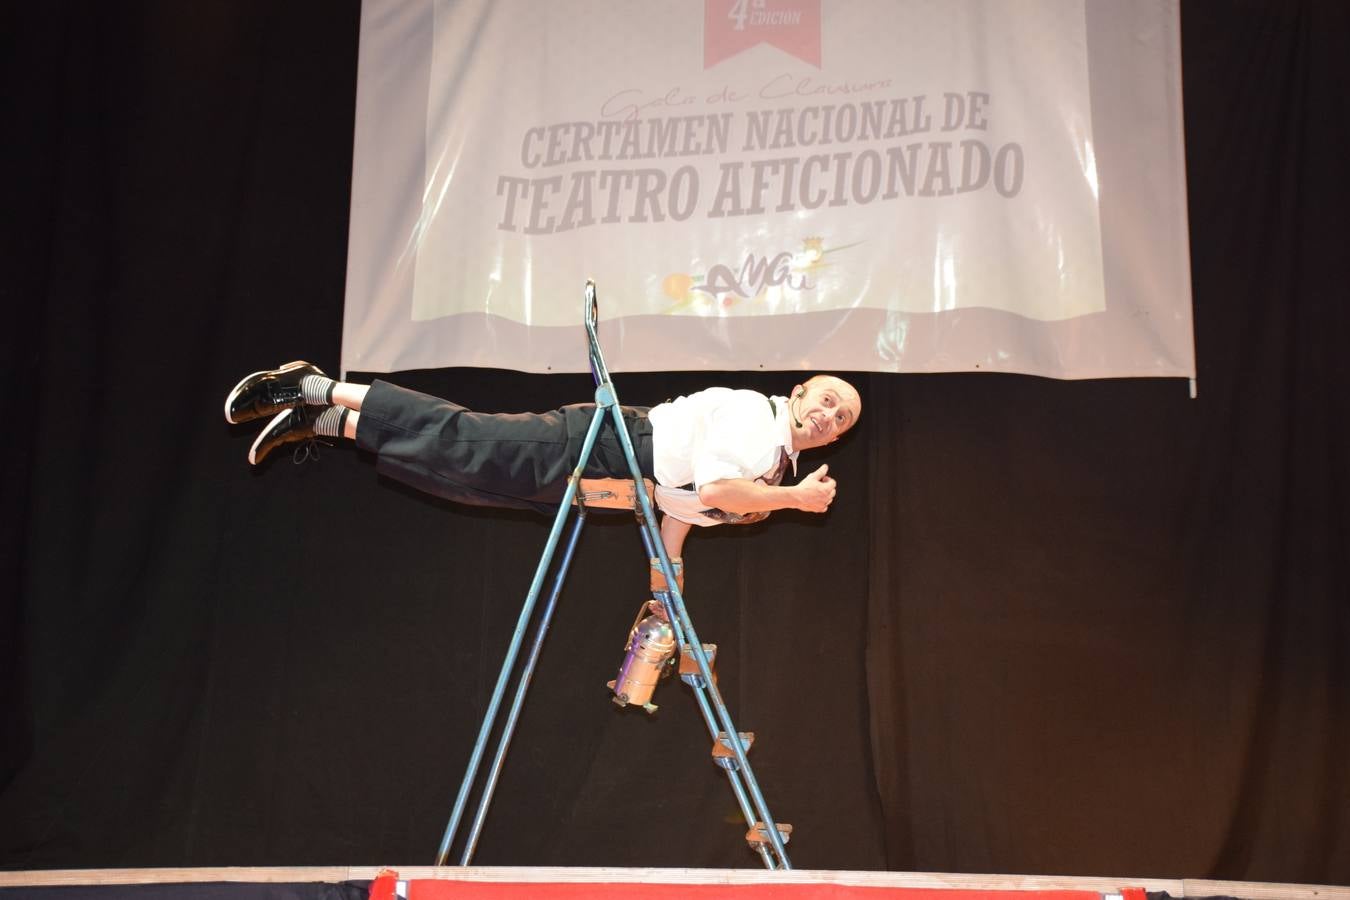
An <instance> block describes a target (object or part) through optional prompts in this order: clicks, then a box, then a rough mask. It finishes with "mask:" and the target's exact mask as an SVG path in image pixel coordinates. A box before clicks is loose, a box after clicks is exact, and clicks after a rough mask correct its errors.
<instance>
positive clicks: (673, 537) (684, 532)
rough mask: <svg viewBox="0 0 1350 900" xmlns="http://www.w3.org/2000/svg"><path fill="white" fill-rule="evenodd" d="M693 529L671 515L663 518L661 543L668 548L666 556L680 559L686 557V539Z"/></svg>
mask: <svg viewBox="0 0 1350 900" xmlns="http://www.w3.org/2000/svg"><path fill="white" fill-rule="evenodd" d="M693 527H694V526H693V525H690V524H689V523H688V522H681V521H680V520H679V519H677V518H675V517H674V516H672V515H669V514H667V515H664V516H662V517H661V543H662V544H664V545H665V547H666V556H669V557H670V558H671V559H679V558H680V557H682V556H683V555H684V553H683V550H684V539H685V538H687V537H689V529H691V528H693Z"/></svg>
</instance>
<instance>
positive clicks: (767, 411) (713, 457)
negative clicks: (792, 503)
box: [647, 388, 797, 525]
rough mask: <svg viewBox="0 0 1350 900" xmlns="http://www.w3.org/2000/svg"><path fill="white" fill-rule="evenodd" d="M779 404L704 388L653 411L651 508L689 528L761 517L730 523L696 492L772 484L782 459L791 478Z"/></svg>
mask: <svg viewBox="0 0 1350 900" xmlns="http://www.w3.org/2000/svg"><path fill="white" fill-rule="evenodd" d="M787 407H788V401H787V398H786V397H774V398H772V400H771V399H770V398H769V397H766V396H765V395H763V394H761V393H759V392H757V391H747V390H732V389H731V388H708V389H707V390H704V391H699V392H698V393H695V394H689V395H688V396H685V397H677V398H675V399H674V400H671V401H668V402H666V403H662V404H660V405H659V406H654V407H652V408H651V410H649V411H648V414H647V415H648V418H649V419H650V421H651V423H652V468H653V469H654V471H655V475H656V482H657V486H656V503H657V506H659V507H660V508H661V509H662V510H663V511H664V512H665V513H666V514H667V515H671V516H674V517H675V518H676V519H679V520H680V521H681V522H688V523H690V524H693V525H719V524H722V523H728V522H737V521H742V520H743V519H745V518H751V519H752V520H753V521H758V520H759V519H762V518H763V515H758V514H756V515H754V516H753V517H742V516H737V515H736V514H734V513H727V512H724V511H723V510H719V509H709V508H708V506H707V504H705V503H703V502H702V501H701V500H699V498H698V488H699V487H701V486H702V485H705V484H711V483H712V482H714V481H721V480H723V479H726V478H748V479H751V480H755V479H761V478H766V477H769V476H772V475H773V474H774V473H775V471H776V470H777V469H778V465H779V461H780V460H781V459H782V458H783V454H784V453H786V454H787V457H788V459H789V460H791V462H792V469H793V472H794V473H795V472H796V470H797V453H796V451H794V450H793V449H792V425H791V422H790V421H789V419H788V408H787Z"/></svg>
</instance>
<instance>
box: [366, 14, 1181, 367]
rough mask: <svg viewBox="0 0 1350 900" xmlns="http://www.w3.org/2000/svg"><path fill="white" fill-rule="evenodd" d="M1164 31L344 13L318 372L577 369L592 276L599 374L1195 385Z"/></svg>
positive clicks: (1016, 24) (1148, 25)
mask: <svg viewBox="0 0 1350 900" xmlns="http://www.w3.org/2000/svg"><path fill="white" fill-rule="evenodd" d="M1122 28H1125V29H1127V31H1125V32H1124V33H1121V31H1120V29H1122ZM1176 28H1177V10H1176V7H1175V0H1171V2H1147V3H1145V2H1136V3H1115V4H1111V3H1102V2H1085V0H1021V2H1018V3H1007V2H1000V0H928V2H921V0H911V2H882V0H848V2H845V0H703V2H696V0H678V2H677V0H630V2H627V3H623V4H615V3H612V2H598V0H595V2H592V0H555V2H550V3H536V2H529V0H366V2H365V3H364V4H363V7H362V33H361V63H360V77H359V85H358V103H357V124H356V147H355V150H356V155H355V171H354V188H353V205H352V224H351V248H350V259H349V273H348V288H347V306H346V320H345V329H344V337H343V369H344V371H348V370H353V369H356V370H362V371H391V370H395V369H408V368H427V367H438V366H449V365H471V366H493V367H502V368H511V369H521V370H525V371H582V370H584V369H585V367H586V360H585V354H584V351H583V342H582V336H581V330H580V320H581V300H580V298H581V288H582V283H583V281H584V279H585V278H586V277H594V278H596V280H597V282H598V285H599V289H600V298H601V304H600V313H601V322H602V325H601V336H602V339H603V340H604V342H605V347H606V356H607V359H608V360H609V361H610V365H611V368H613V369H615V370H619V371H624V370H628V371H632V370H674V369H702V368H711V369H753V368H764V369H813V370H814V369H832V370H873V371H975V370H981V371H985V370H987V371H1010V372H1026V373H1032V374H1040V375H1049V376H1053V377H1064V378H1080V377H1104V376H1118V375H1175V376H1187V377H1193V375H1194V356H1193V351H1192V337H1191V320H1190V293H1189V265H1188V260H1187V255H1186V247H1187V243H1186V217H1185V203H1184V170H1183V167H1182V153H1181V136H1180V127H1181V117H1180V95H1179V92H1180V87H1179V63H1178V55H1179V51H1178V46H1177V35H1176ZM1141 48H1142V49H1141Z"/></svg>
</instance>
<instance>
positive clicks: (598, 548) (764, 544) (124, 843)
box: [0, 0, 1350, 884]
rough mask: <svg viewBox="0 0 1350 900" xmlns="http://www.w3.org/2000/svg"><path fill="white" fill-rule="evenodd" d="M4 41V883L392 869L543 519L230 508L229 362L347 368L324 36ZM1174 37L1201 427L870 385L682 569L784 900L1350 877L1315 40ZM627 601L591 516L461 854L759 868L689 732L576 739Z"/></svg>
mask: <svg viewBox="0 0 1350 900" xmlns="http://www.w3.org/2000/svg"><path fill="white" fill-rule="evenodd" d="M18 6H19V4H14V5H12V6H10V7H7V9H6V10H5V11H4V12H0V49H2V50H3V55H0V61H3V65H4V89H3V99H4V104H5V105H4V109H3V114H4V119H3V123H4V132H5V134H4V137H3V140H2V142H0V144H2V146H3V152H4V154H5V158H4V162H5V166H4V175H5V183H6V191H5V201H4V204H3V206H4V208H5V213H6V215H5V216H4V220H5V223H6V228H7V229H8V231H7V233H6V235H5V244H4V257H3V258H4V271H3V276H0V299H2V300H3V307H4V311H5V314H6V319H7V324H6V325H5V326H4V327H3V329H0V334H3V337H2V338H0V341H2V342H3V343H0V346H2V347H3V351H4V356H3V362H4V376H5V384H4V390H3V392H0V398H2V399H0V404H3V405H2V406H0V413H2V414H3V423H4V431H3V438H4V439H3V440H2V441H0V471H2V472H3V475H2V476H0V477H2V478H3V481H0V484H2V485H3V494H2V495H0V498H2V500H3V510H0V529H3V534H0V539H2V540H0V546H2V547H3V548H4V550H3V557H0V558H2V559H3V569H2V570H0V595H2V596H3V604H2V605H0V692H2V693H0V701H3V707H2V708H3V739H2V741H0V751H2V752H0V866H4V867H8V868H46V867H103V866H206V865H244V864H248V865H278V864H284V865H305V864H337V863H352V864H380V863H396V864H405V865H407V864H421V863H427V862H430V861H431V859H432V857H433V855H434V852H435V848H436V845H437V842H438V840H439V838H440V834H441V830H442V828H443V826H444V822H445V818H446V816H447V815H448V812H449V809H450V806H451V802H452V800H453V796H454V792H455V789H456V787H457V785H458V783H459V777H460V773H461V771H462V767H463V764H464V761H465V758H466V756H467V752H468V748H469V745H470V742H471V734H472V732H473V731H474V729H475V727H476V722H477V717H478V715H479V712H480V710H481V707H482V704H483V703H484V700H485V697H486V695H487V692H488V690H489V688H490V685H491V683H492V680H493V678H494V676H495V666H496V660H497V659H499V657H500V653H501V650H502V648H503V647H504V645H505V642H506V639H507V635H508V633H509V629H510V625H511V622H512V621H513V620H514V616H515V612H516V609H517V608H518V603H519V598H520V596H521V595H523V592H524V588H525V586H526V585H527V583H528V581H529V577H530V573H531V571H532V567H533V561H534V559H535V558H536V556H537V553H538V550H539V548H540V547H541V545H542V543H543V540H544V536H545V534H546V531H547V522H545V521H544V520H542V519H537V518H534V517H531V516H527V515H523V514H521V515H517V514H508V513H500V512H484V511H475V510H468V509H459V508H452V507H450V506H449V505H446V504H442V503H439V502H435V501H432V500H429V499H427V498H424V497H421V496H416V495H414V494H412V493H409V492H407V491H405V490H403V489H401V488H400V487H398V486H396V485H393V484H390V483H387V482H384V481H382V480H381V479H379V478H378V477H377V476H376V475H375V473H374V470H373V467H372V466H371V465H370V460H369V459H367V458H363V457H362V455H361V454H359V453H357V452H356V451H354V450H353V449H351V447H350V446H347V447H340V448H333V449H331V450H326V451H325V452H324V453H323V456H322V459H320V460H319V461H318V462H311V463H307V464H305V465H302V466H295V465H292V464H291V461H290V459H289V458H288V457H287V456H286V454H284V453H282V454H279V456H280V457H281V458H278V459H275V460H273V461H271V462H270V464H269V465H267V466H265V467H262V468H261V469H260V470H254V469H252V468H250V467H249V466H248V465H247V464H246V462H245V459H244V457H245V453H246V451H247V448H248V445H249V443H250V442H251V440H252V437H253V430H252V429H250V428H247V427H237V428H231V427H229V426H227V425H225V424H224V422H223V421H222V418H221V403H222V398H223V396H224V394H225V392H226V391H227V390H228V389H229V387H230V386H231V385H232V384H233V383H234V382H235V380H236V379H237V378H239V377H240V376H241V375H243V374H245V373H247V372H250V371H253V370H255V369H260V368H267V367H270V366H273V365H276V364H278V363H281V362H283V361H285V360H289V359H294V358H297V357H304V358H308V359H311V360H314V361H316V362H318V363H319V364H321V365H323V366H325V367H328V368H329V370H330V371H333V370H335V369H336V366H337V358H338V349H339V339H340V333H341V326H342V321H341V318H342V296H343V279H344V271H345V252H346V233H347V213H348V198H349V182H350V172H351V135H352V120H353V104H354V93H355V81H356V56H357V33H358V22H359V7H358V4H357V3H356V2H353V0H347V2H320V0H307V2H272V0H268V2H261V0H258V2H224V0H210V2H191V3H184V2H179V0H160V2H150V0H143V2H118V3H106V2H64V3H45V4H24V6H25V7H27V8H25V9H23V10H20V9H18ZM1182 38H1183V59H1184V67H1185V72H1184V90H1185V116H1186V142H1187V160H1188V172H1189V175H1188V180H1189V191H1190V194H1189V203H1190V216H1191V235H1192V238H1191V252H1192V261H1193V276H1194V303H1195V321H1196V333H1197V347H1198V358H1199V398H1198V399H1195V400H1192V399H1188V397H1187V389H1186V385H1185V384H1184V383H1183V382H1180V381H1157V380H1121V381H1103V382H1055V381H1049V380H1043V379H1036V378H1028V377H1015V376H975V375H958V374H953V375H938V376H915V375H906V376H894V375H859V376H858V377H857V381H858V383H859V386H860V388H861V389H862V393H863V397H864V400H865V404H866V406H865V414H864V416H863V419H862V424H861V426H860V427H859V428H858V429H857V430H856V432H855V433H854V434H853V435H852V436H851V437H849V438H848V439H846V440H845V441H843V442H842V443H841V444H840V445H838V446H836V447H835V448H833V449H831V450H830V451H828V452H826V453H824V454H817V459H824V460H826V461H829V462H830V463H831V465H832V468H833V469H834V473H835V474H836V475H837V476H838V479H839V483H840V486H841V494H840V498H839V500H838V502H837V503H836V504H835V506H834V508H833V510H832V511H831V513H830V514H829V515H828V516H827V517H824V518H818V517H817V518H813V517H809V516H805V515H797V514H780V515H777V516H775V517H774V518H773V519H772V520H771V521H770V522H769V523H766V524H765V525H762V526H756V527H752V528H745V529H731V528H725V529H715V530H713V531H712V532H710V533H703V534H698V535H695V536H694V538H692V539H691V545H690V547H689V548H688V553H687V555H688V557H689V584H688V593H689V595H690V602H691V606H692V609H693V611H694V615H695V620H696V622H697V623H698V626H699V629H700V631H701V633H702V634H703V636H704V638H705V639H707V640H713V641H716V642H717V643H719V644H720V645H721V648H722V659H721V662H720V672H721V675H722V683H723V686H724V689H725V692H726V696H727V699H728V702H729V704H730V705H731V707H732V710H733V712H734V714H735V715H736V717H737V721H738V724H739V725H740V727H742V728H744V729H748V730H754V731H756V732H757V733H758V736H759V740H758V742H757V744H756V747H755V750H754V754H753V759H754V761H755V765H756V772H757V774H758V775H759V778H760V781H761V783H762V785H763V787H764V790H765V792H766V795H767V797H768V799H769V801H770V804H771V806H772V808H773V810H774V813H775V815H776V816H777V817H778V818H779V819H781V820H784V821H788V822H792V823H793V824H794V825H796V827H797V829H798V830H797V833H796V839H795V840H794V841H793V844H792V847H791V849H792V851H793V859H794V863H795V864H796V865H797V866H798V867H803V868H833V869H849V868H888V869H901V870H903V869H917V870H930V871H971V872H1009V873H1064V874H1084V875H1086V874H1102V875H1139V876H1144V875H1148V876H1214V877H1220V878H1233V879H1238V878H1241V879H1255V880H1266V881H1308V882H1322V883H1342V884H1344V883H1350V674H1347V648H1350V609H1348V604H1350V601H1348V600H1347V598H1348V597H1350V585H1347V550H1350V538H1348V537H1347V523H1346V504H1347V499H1350V490H1348V489H1347V472H1348V471H1350V466H1348V465H1347V459H1348V457H1347V449H1348V448H1347V441H1346V436H1347V434H1346V424H1345V420H1346V413H1347V408H1348V404H1347V402H1346V400H1345V397H1344V389H1345V385H1346V377H1347V374H1350V371H1348V366H1347V363H1346V353H1345V349H1344V348H1345V345H1346V342H1347V340H1350V334H1348V333H1347V327H1346V326H1347V324H1348V322H1347V319H1348V317H1347V314H1346V311H1345V302H1346V299H1347V290H1346V287H1345V278H1344V275H1345V259H1346V239H1347V231H1348V230H1347V228H1346V222H1345V209H1346V203H1347V199H1350V198H1347V191H1346V185H1347V179H1346V175H1345V172H1344V167H1345V164H1346V157H1347V136H1348V135H1347V128H1346V114H1347V108H1346V107H1347V102H1346V99H1345V96H1346V94H1345V85H1346V70H1347V66H1346V63H1345V56H1346V51H1347V48H1350V28H1348V27H1347V14H1346V13H1345V12H1344V5H1343V4H1341V3H1332V2H1325V3H1303V4H1297V3H1295V4H1285V3H1279V2H1274V0H1270V2H1244V3H1203V2H1187V3H1185V4H1183V9H1182ZM584 274H585V273H578V279H579V280H580V278H581V277H582V276H583V275H584ZM597 274H601V273H597ZM576 289H577V290H579V284H578V285H577V286H576ZM572 290H573V289H572V288H566V291H568V292H570V291H572ZM611 290H621V286H613V287H611ZM567 297H568V302H572V295H571V294H570V293H568V294H567ZM797 378H798V376H797V375H796V374H792V373H768V374H754V375H747V374H736V373H732V374H726V375H723V374H721V373H707V372H699V373H681V374H675V375H631V376H628V375H625V376H621V377H620V378H619V381H618V385H619V390H620V394H621V396H622V398H623V399H624V400H625V401H626V402H628V403H638V404H641V403H652V402H657V401H659V400H661V399H664V398H665V397H667V396H670V395H672V394H674V393H678V392H684V391H688V390H691V389H696V388H699V387H702V386H706V385H707V384H709V383H718V382H724V383H728V384H732V385H737V386H749V387H755V388H761V389H765V390H770V391H775V392H785V391H786V390H787V389H788V388H790V387H791V386H792V384H794V383H795V381H796V380H797ZM397 380H399V381H401V382H402V383H405V384H409V385H412V386H415V387H422V388H427V389H430V390H432V391H435V392H437V393H443V394H446V395H449V396H452V397H454V398H455V399H457V400H460V401H462V402H465V403H468V404H470V405H477V406H479V407H480V408H485V409H497V410H517V409H538V408H545V407H549V406H551V405H554V404H557V403H561V402H573V401H578V400H584V399H586V398H587V397H589V396H590V387H589V384H588V380H587V378H586V377H585V376H551V377H544V376H527V375H521V374H515V373H509V372H498V371H482V370H445V371H437V372H423V373H409V374H404V375H401V376H397ZM645 581H646V576H645V563H644V562H643V560H642V554H641V551H640V545H639V543H638V539H637V537H636V535H635V533H634V530H633V528H632V526H631V524H630V522H629V521H628V520H627V519H626V518H625V517H623V516H619V517H618V518H616V519H610V520H606V521H604V522H602V523H598V524H597V525H594V526H592V527H591V528H590V529H589V530H588V532H587V534H586V535H585V537H584V538H583V543H582V547H581V550H580V552H579V557H578V560H577V563H576V565H575V568H574V571H573V575H572V578H571V579H570V582H569V585H568V590H567V591H566V593H565V595H564V599H563V607H562V611H561V613H560V615H559V619H558V621H557V623H556V625H555V627H554V632H553V634H552V635H551V638H550V642H549V646H548V648H547V652H546V653H545V656H544V659H543V663H542V668H541V671H540V673H539V675H538V676H537V678H536V682H535V689H534V693H533V694H532V696H531V700H530V703H529V704H528V705H527V709H526V714H525V717H524V721H523V723H522V728H521V732H520V734H519V737H518V738H517V742H516V745H515V748H514V750H513V753H512V757H511V759H510V761H509V764H508V768H507V772H506V775H505V778H504V781H503V787H502V790H501V792H500V794H499V798H498V800H497V803H496V806H495V807H494V814H493V817H492V818H491V819H490V822H489V826H488V829H487V833H486V835H485V837H484V840H483V843H482V846H481V849H480V852H479V855H478V857H477V862H480V863H484V864H521V865H543V864H568V865H595V864H606V865H662V866H750V867H754V866H756V865H758V863H757V860H756V858H755V857H754V856H753V855H751V854H750V853H749V852H748V851H746V850H745V848H744V846H743V844H742V842H741V837H740V835H741V832H742V830H743V829H742V828H741V827H738V826H737V825H736V824H734V821H735V807H734V805H733V802H732V797H731V793H730V791H729V790H728V789H727V788H726V786H725V784H724V783H723V778H722V777H721V775H720V773H719V771H718V770H717V769H716V768H715V767H714V766H712V765H711V763H710V762H709V761H708V757H707V752H708V741H707V736H706V734H705V733H704V732H703V724H702V722H701V720H700V719H699V717H698V716H697V713H696V708H695V706H694V704H693V702H692V699H691V697H690V695H689V693H688V691H687V690H686V689H684V688H683V687H682V686H678V685H668V686H665V687H663V688H662V689H661V691H660V692H659V693H658V696H657V702H658V703H661V704H662V710H661V712H660V713H659V714H658V715H657V716H655V717H653V718H648V717H646V716H643V715H642V714H640V713H635V712H632V711H629V712H627V713H621V712H619V711H617V710H616V709H615V708H614V707H613V706H612V705H611V704H610V703H609V701H608V699H607V694H606V691H605V688H604V683H605V681H607V680H608V679H609V678H611V677H612V676H613V672H614V669H615V667H616V666H617V664H618V661H619V657H620V654H621V650H622V644H623V639H624V635H625V633H626V629H627V627H628V625H629V623H630V622H631V621H632V616H633V614H634V612H635V610H636V608H637V604H638V603H639V601H640V600H641V599H642V597H643V596H644V594H645Z"/></svg>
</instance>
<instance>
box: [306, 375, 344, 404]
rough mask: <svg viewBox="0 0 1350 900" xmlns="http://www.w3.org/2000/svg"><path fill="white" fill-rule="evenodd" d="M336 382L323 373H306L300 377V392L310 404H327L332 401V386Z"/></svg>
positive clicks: (334, 385)
mask: <svg viewBox="0 0 1350 900" xmlns="http://www.w3.org/2000/svg"><path fill="white" fill-rule="evenodd" d="M336 386H337V382H336V381H334V380H333V379H331V378H325V377H324V376H323V375H306V376H305V377H304V378H301V379H300V393H301V395H303V396H304V398H305V402H306V403H308V404H309V405H310V406H328V405H330V404H331V403H332V402H333V388H334V387H336Z"/></svg>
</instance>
